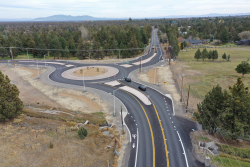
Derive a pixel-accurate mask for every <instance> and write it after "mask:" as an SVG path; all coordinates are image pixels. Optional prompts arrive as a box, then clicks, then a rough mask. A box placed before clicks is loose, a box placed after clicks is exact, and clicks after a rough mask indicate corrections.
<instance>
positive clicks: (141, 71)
mask: <svg viewBox="0 0 250 167" xmlns="http://www.w3.org/2000/svg"><path fill="white" fill-rule="evenodd" d="M141 61H142V56H141V60H140V64H141V65H140V66H141V72H142V63H141Z"/></svg>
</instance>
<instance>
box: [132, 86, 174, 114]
mask: <svg viewBox="0 0 250 167" xmlns="http://www.w3.org/2000/svg"><path fill="white" fill-rule="evenodd" d="M133 82H136V83H138V84H142V85H146V84H143V83H140V82H137V81H133ZM146 86H147V87H149V88H151V89H154V90H155V91H157V92H158V93H160V94H162V95H163V96H165V97H167V96H166V95H164V94H163V93H162V92H160V91H159V90H157V89H155V88H152V87H150V86H148V85H146ZM167 98H169V97H167ZM169 99H170V100H171V101H172V106H173V115H175V111H174V101H173V99H172V96H171V98H169Z"/></svg>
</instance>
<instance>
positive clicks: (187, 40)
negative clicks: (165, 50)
mask: <svg viewBox="0 0 250 167" xmlns="http://www.w3.org/2000/svg"><path fill="white" fill-rule="evenodd" d="M185 41H186V42H189V43H191V44H194V45H195V44H202V40H197V39H185Z"/></svg>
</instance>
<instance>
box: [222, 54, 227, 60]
mask: <svg viewBox="0 0 250 167" xmlns="http://www.w3.org/2000/svg"><path fill="white" fill-rule="evenodd" d="M222 59H223V61H224V60H226V59H227V55H226V53H224V54H223V55H222Z"/></svg>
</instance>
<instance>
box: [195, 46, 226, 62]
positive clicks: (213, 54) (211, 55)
mask: <svg viewBox="0 0 250 167" xmlns="http://www.w3.org/2000/svg"><path fill="white" fill-rule="evenodd" d="M218 57H219V55H218V51H217V50H210V51H207V49H206V48H204V49H203V50H202V52H201V51H200V49H198V50H197V51H196V52H195V55H194V58H195V59H197V61H198V60H199V59H202V60H203V61H204V60H205V59H208V60H210V59H212V60H213V61H214V60H215V59H218ZM222 59H223V61H224V60H227V61H230V55H226V53H224V54H223V55H222Z"/></svg>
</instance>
